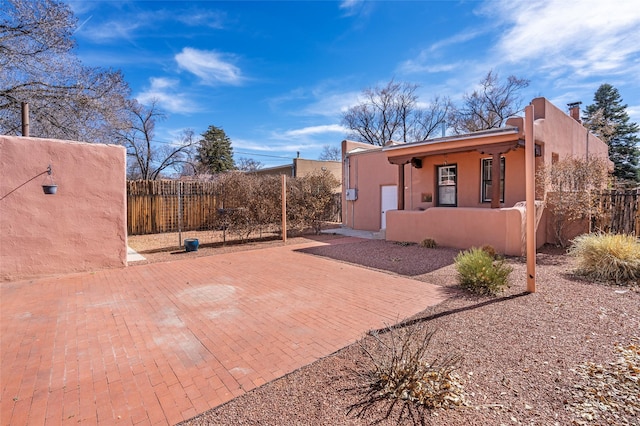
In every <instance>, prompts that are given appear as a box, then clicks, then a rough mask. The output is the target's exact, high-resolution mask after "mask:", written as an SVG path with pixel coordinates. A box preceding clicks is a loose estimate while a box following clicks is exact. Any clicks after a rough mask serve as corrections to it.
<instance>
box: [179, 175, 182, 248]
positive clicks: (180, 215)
mask: <svg viewBox="0 0 640 426" xmlns="http://www.w3.org/2000/svg"><path fill="white" fill-rule="evenodd" d="M181 246H182V182H178V247H181Z"/></svg>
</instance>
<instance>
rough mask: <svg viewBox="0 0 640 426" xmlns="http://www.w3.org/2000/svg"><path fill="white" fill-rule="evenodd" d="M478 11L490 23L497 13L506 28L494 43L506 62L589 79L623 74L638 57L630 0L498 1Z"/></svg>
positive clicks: (638, 21) (638, 22) (639, 22)
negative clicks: (566, 69)
mask: <svg viewBox="0 0 640 426" xmlns="http://www.w3.org/2000/svg"><path fill="white" fill-rule="evenodd" d="M488 7H490V8H491V9H490V10H488ZM482 13H485V14H486V15H489V16H490V17H491V18H492V19H495V14H496V13H497V14H498V19H499V20H500V21H502V22H503V23H504V24H505V25H507V26H511V28H510V29H509V30H507V31H506V32H504V33H503V35H502V37H501V39H500V41H499V42H498V45H497V48H498V52H497V53H498V55H499V56H502V57H504V58H506V59H507V60H508V61H511V62H523V61H532V60H535V61H536V66H537V67H543V68H552V69H553V68H561V67H570V68H571V69H572V70H573V71H575V72H578V73H581V74H583V75H590V74H601V73H612V72H623V71H624V72H627V71H628V69H627V66H628V62H631V61H637V60H638V57H639V56H640V31H638V26H640V8H639V7H638V5H637V4H636V3H635V2H633V1H627V0H625V1H616V2H614V3H612V2H606V1H601V0H584V1H580V2H578V1H554V0H546V1H536V2H512V1H508V0H501V1H500V2H491V3H490V4H489V5H488V6H487V8H486V9H484V10H483V11H482ZM569 58H571V59H569Z"/></svg>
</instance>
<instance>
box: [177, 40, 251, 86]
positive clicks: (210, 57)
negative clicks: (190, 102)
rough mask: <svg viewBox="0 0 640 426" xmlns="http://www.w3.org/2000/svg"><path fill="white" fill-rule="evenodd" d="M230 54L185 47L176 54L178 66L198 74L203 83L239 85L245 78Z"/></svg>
mask: <svg viewBox="0 0 640 426" xmlns="http://www.w3.org/2000/svg"><path fill="white" fill-rule="evenodd" d="M228 58H229V55H224V54H222V53H219V52H216V51H213V50H198V49H194V48H191V47H185V48H184V49H182V52H180V53H178V54H177V55H176V56H175V60H176V62H177V63H178V66H179V67H180V68H182V69H185V70H187V71H189V72H190V73H192V74H194V75H196V76H198V77H199V78H200V79H201V80H202V82H203V83H205V84H209V85H215V84H218V83H225V84H231V85H239V84H241V83H242V81H243V80H244V78H243V76H242V73H241V71H240V68H238V67H237V66H235V65H234V64H232V63H231V61H230V60H228Z"/></svg>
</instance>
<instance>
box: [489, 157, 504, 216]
mask: <svg viewBox="0 0 640 426" xmlns="http://www.w3.org/2000/svg"><path fill="white" fill-rule="evenodd" d="M500 155H501V152H494V153H492V157H491V158H492V159H491V208H492V209H499V208H500V195H502V191H500V165H501V164H500Z"/></svg>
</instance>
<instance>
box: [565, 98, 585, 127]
mask: <svg viewBox="0 0 640 426" xmlns="http://www.w3.org/2000/svg"><path fill="white" fill-rule="evenodd" d="M581 103H582V102H571V103H570V104H567V106H568V107H569V115H570V116H571V118H573V119H574V120H576V121H577V122H578V123H582V120H580V104H581Z"/></svg>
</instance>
